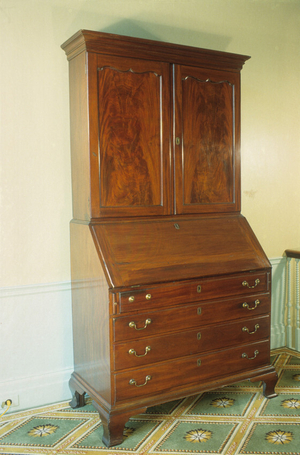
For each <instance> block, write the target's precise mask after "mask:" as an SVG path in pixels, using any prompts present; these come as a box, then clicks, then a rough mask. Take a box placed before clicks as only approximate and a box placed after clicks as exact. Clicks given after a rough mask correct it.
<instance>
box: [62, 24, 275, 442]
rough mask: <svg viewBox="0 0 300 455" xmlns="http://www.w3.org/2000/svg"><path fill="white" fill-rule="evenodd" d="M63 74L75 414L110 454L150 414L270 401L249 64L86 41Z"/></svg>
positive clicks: (124, 41) (201, 53) (114, 40)
mask: <svg viewBox="0 0 300 455" xmlns="http://www.w3.org/2000/svg"><path fill="white" fill-rule="evenodd" d="M62 48H63V49H64V51H65V52H66V54H67V58H68V60H69V76H70V117H71V158H72V188H73V220H72V222H71V272H72V306H73V336H74V364H75V368H74V373H73V374H72V377H71V380H70V388H71V390H72V394H73V399H72V402H71V405H72V406H73V407H78V406H83V405H84V403H85V394H88V395H89V396H90V397H91V398H92V400H93V404H94V406H95V407H96V409H97V410H98V411H99V414H100V417H101V420H102V423H103V442H104V443H105V444H106V445H107V446H114V445H117V444H120V443H121V442H122V440H123V429H124V425H125V423H126V422H127V420H128V419H129V418H130V417H131V416H133V415H137V414H139V413H143V412H145V411H146V409H147V407H150V406H154V405H158V404H160V403H163V402H167V401H171V400H175V399H179V398H183V397H186V396H189V395H194V394H198V393H200V392H203V391H207V390H211V389H214V388H219V387H222V386H226V385H230V384H232V383H235V382H238V381H243V380H246V379H249V380H251V381H262V382H263V385H264V387H263V391H264V394H265V396H266V397H269V398H270V397H273V396H276V394H275V392H274V387H275V384H276V380H277V375H276V372H275V369H274V367H273V366H272V365H271V363H270V311H271V303H270V291H271V267H270V263H269V261H268V259H267V257H266V255H265V253H264V252H263V250H262V248H261V246H260V244H259V242H258V240H257V238H256V237H255V235H254V233H253V231H252V229H251V227H250V226H249V224H248V222H247V221H246V219H245V218H244V217H243V216H242V215H241V213H240V211H241V196H240V191H241V181H240V175H241V173H240V72H241V69H242V66H243V64H244V63H245V61H246V60H247V59H248V58H249V57H247V56H244V55H236V54H231V53H225V52H218V51H211V50H206V49H198V48H195V47H189V46H182V45H174V44H170V43H162V42H158V41H150V40H145V39H137V38H132V37H125V36H119V35H114V34H108V33H100V32H93V31H88V30H80V31H79V32H78V33H76V34H75V35H74V36H73V37H72V38H70V39H69V40H68V41H66V42H65V43H64V44H63V45H62Z"/></svg>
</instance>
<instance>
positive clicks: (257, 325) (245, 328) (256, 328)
mask: <svg viewBox="0 0 300 455" xmlns="http://www.w3.org/2000/svg"><path fill="white" fill-rule="evenodd" d="M258 329H259V324H255V326H254V330H253V332H250V331H249V329H248V327H243V328H242V331H243V332H248V333H249V335H253V333H255V332H257V330H258Z"/></svg>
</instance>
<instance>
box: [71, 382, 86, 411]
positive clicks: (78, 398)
mask: <svg viewBox="0 0 300 455" xmlns="http://www.w3.org/2000/svg"><path fill="white" fill-rule="evenodd" d="M69 387H70V390H71V393H72V397H73V398H72V400H71V401H70V406H71V408H73V409H76V408H82V407H83V406H85V392H84V391H83V390H81V389H80V388H79V387H78V385H77V384H75V381H74V380H73V378H71V379H70V381H69ZM79 389H80V390H79Z"/></svg>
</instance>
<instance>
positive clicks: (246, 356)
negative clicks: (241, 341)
mask: <svg viewBox="0 0 300 455" xmlns="http://www.w3.org/2000/svg"><path fill="white" fill-rule="evenodd" d="M258 354H259V351H257V350H256V351H254V357H248V355H247V354H246V352H244V353H243V354H242V357H243V359H248V360H253V359H255V357H256V356H258Z"/></svg>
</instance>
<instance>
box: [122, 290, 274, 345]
mask: <svg viewBox="0 0 300 455" xmlns="http://www.w3.org/2000/svg"><path fill="white" fill-rule="evenodd" d="M270 306H271V304H270V294H269V293H267V294H261V295H257V294H254V295H249V296H245V297H234V298H231V299H223V300H218V301H214V302H210V303H201V302H199V303H198V304H193V305H183V306H180V307H177V308H176V307H174V308H171V309H166V310H161V311H152V312H151V311H147V312H145V313H137V314H135V315H129V316H122V317H116V318H114V319H113V331H114V341H116V342H118V341H126V340H136V339H139V338H143V337H147V338H148V337H152V336H156V335H160V334H165V333H168V332H179V331H185V330H186V329H188V328H190V327H200V326H203V325H208V324H212V323H214V324H215V323H218V322H223V321H231V320H234V319H244V318H247V317H256V316H258V315H262V314H267V313H269V312H270Z"/></svg>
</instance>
